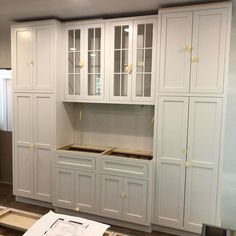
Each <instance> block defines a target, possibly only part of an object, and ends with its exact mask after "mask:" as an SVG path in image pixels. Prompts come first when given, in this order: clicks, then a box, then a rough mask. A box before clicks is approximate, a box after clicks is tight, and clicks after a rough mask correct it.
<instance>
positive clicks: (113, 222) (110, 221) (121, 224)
mask: <svg viewBox="0 0 236 236" xmlns="http://www.w3.org/2000/svg"><path fill="white" fill-rule="evenodd" d="M55 211H56V212H57V213H61V214H67V215H72V216H79V217H83V218H86V219H89V220H95V221H99V222H101V223H104V224H110V225H114V226H119V227H124V228H129V229H133V230H138V231H143V232H147V233H151V232H152V228H151V225H148V226H145V225H139V224H134V223H130V222H124V221H121V220H115V219H110V218H107V217H103V216H97V215H91V214H87V213H83V212H79V213H77V212H76V211H72V210H67V209H64V208H60V207H55Z"/></svg>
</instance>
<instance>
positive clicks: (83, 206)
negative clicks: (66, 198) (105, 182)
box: [75, 170, 96, 212]
mask: <svg viewBox="0 0 236 236" xmlns="http://www.w3.org/2000/svg"><path fill="white" fill-rule="evenodd" d="M95 181H96V180H95V173H92V172H88V171H87V172H84V171H80V170H79V171H77V172H76V187H75V191H76V194H75V204H76V207H78V208H79V209H80V210H81V211H84V212H95V210H96V207H95V194H96V182H95Z"/></svg>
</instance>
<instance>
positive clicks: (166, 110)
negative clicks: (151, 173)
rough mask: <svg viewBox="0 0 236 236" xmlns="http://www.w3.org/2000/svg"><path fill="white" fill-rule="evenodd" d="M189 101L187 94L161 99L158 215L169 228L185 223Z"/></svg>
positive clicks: (158, 145)
mask: <svg viewBox="0 0 236 236" xmlns="http://www.w3.org/2000/svg"><path fill="white" fill-rule="evenodd" d="M188 103H189V102H188V98H187V97H159V102H158V106H159V114H158V124H157V126H158V132H157V140H158V142H157V151H158V169H157V173H156V175H157V180H158V181H157V191H156V205H157V209H156V212H155V217H156V219H157V222H158V224H160V225H165V226H169V227H181V226H182V224H183V210H184V185H185V161H186V148H187V124H188Z"/></svg>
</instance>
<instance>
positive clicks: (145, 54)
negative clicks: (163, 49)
mask: <svg viewBox="0 0 236 236" xmlns="http://www.w3.org/2000/svg"><path fill="white" fill-rule="evenodd" d="M156 28H157V20H155V19H154V20H137V21H134V43H133V61H134V63H133V64H134V66H133V80H132V100H134V101H147V102H148V101H154V88H155V78H154V76H155V63H156V35H157V30H156Z"/></svg>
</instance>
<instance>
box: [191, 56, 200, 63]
mask: <svg viewBox="0 0 236 236" xmlns="http://www.w3.org/2000/svg"><path fill="white" fill-rule="evenodd" d="M192 62H200V58H199V57H193V58H192Z"/></svg>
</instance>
